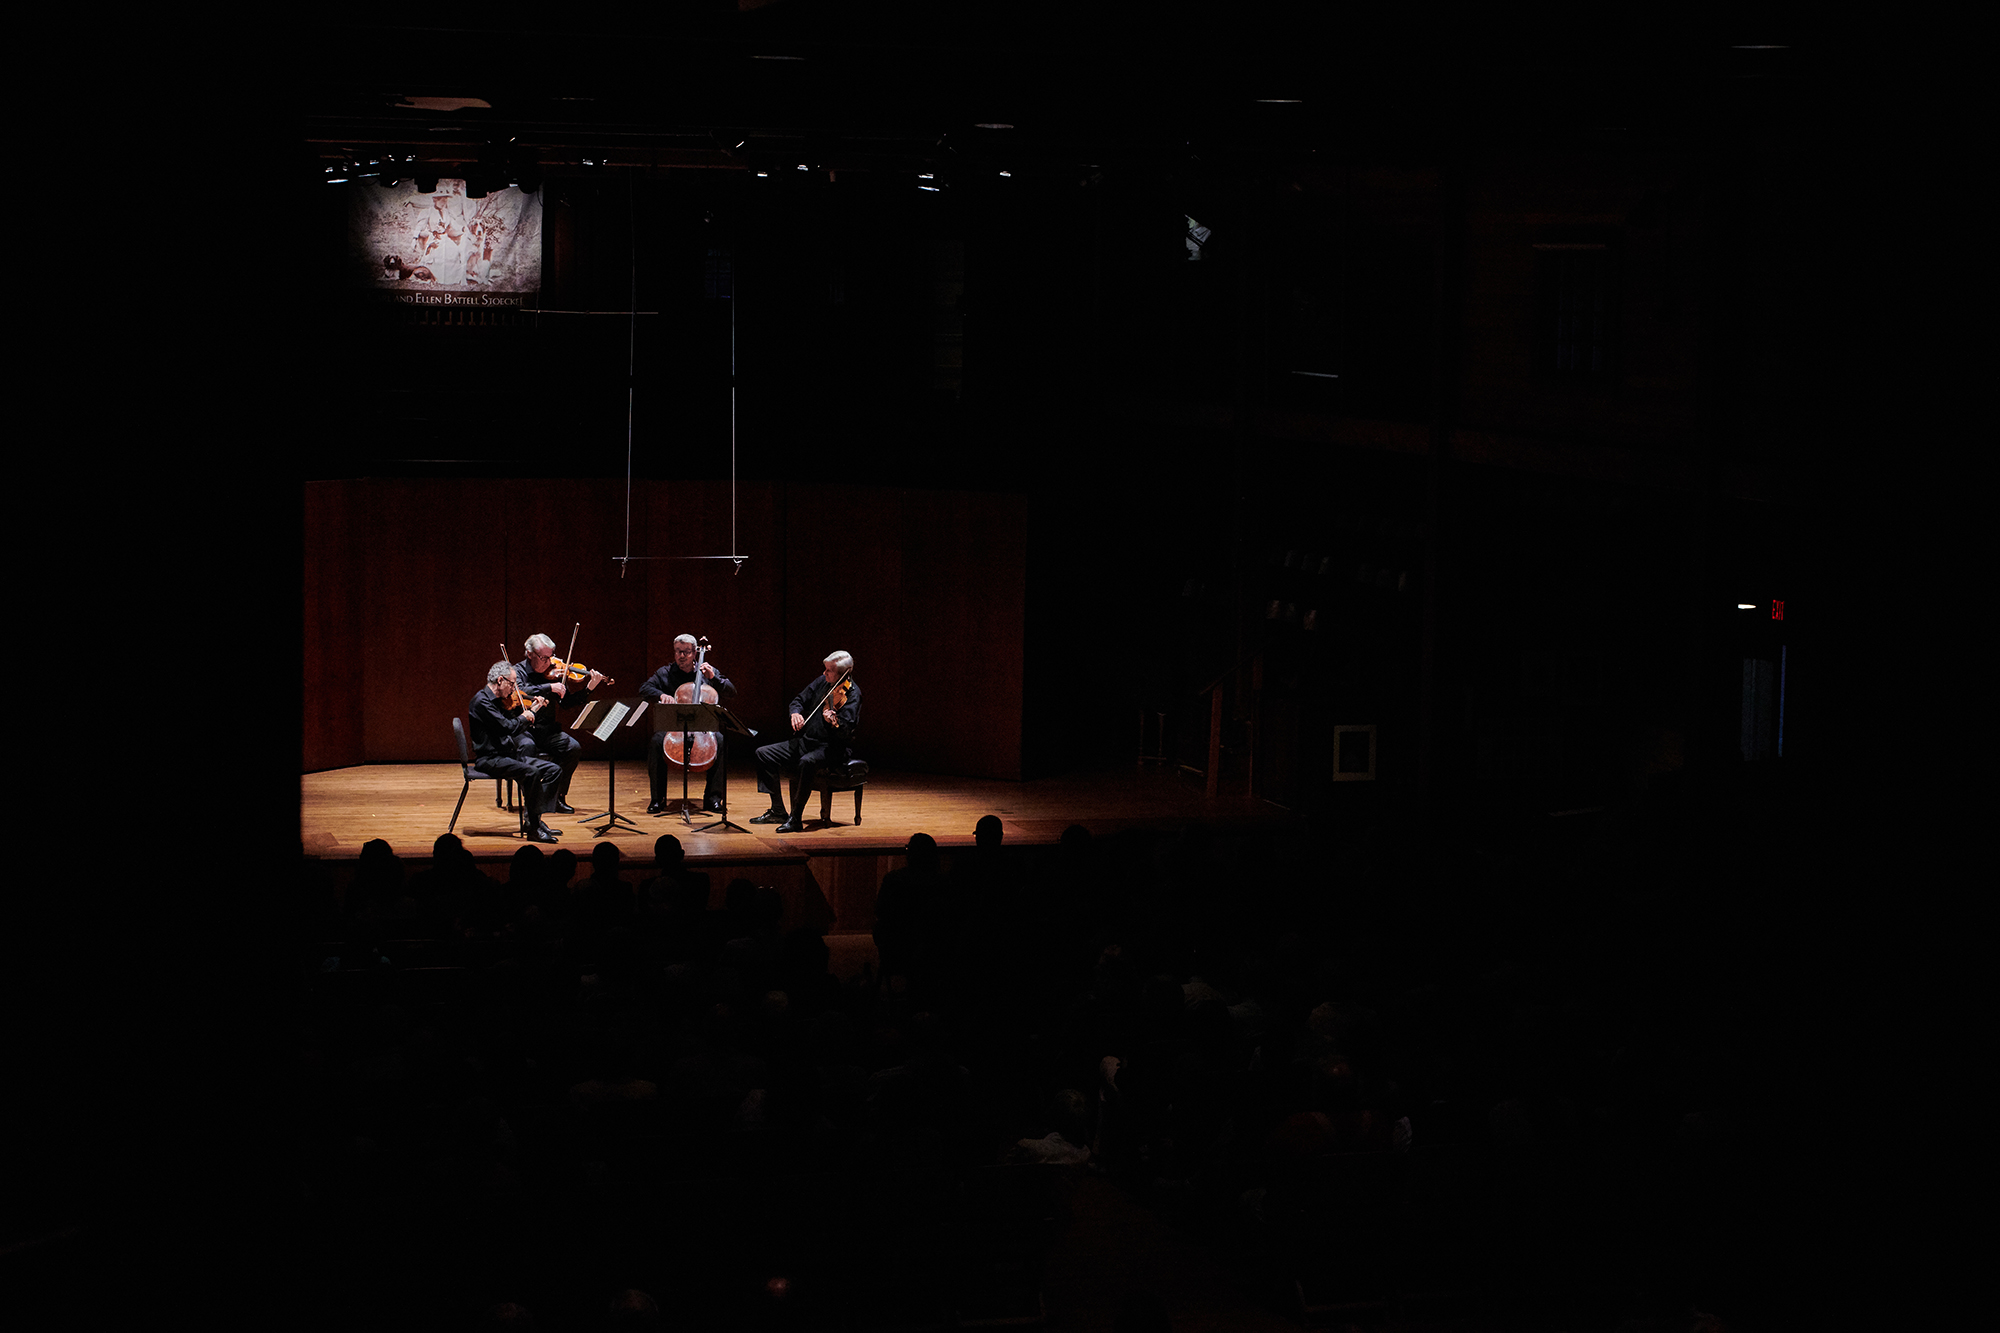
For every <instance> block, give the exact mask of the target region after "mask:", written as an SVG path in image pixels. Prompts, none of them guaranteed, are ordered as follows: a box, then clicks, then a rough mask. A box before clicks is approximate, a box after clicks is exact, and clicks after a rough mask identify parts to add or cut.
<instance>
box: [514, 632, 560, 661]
mask: <svg viewBox="0 0 2000 1333" xmlns="http://www.w3.org/2000/svg"><path fill="white" fill-rule="evenodd" d="M555 646H556V641H555V640H554V639H551V638H550V637H549V636H548V635H546V634H530V635H529V636H528V642H527V643H526V644H524V645H523V646H522V649H521V656H523V657H533V656H534V655H535V649H537V648H553V647H555Z"/></svg>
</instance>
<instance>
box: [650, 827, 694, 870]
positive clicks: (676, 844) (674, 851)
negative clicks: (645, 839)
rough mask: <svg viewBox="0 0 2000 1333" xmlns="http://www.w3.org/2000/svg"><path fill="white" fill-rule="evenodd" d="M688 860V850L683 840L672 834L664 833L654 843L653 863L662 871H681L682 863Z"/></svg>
mask: <svg viewBox="0 0 2000 1333" xmlns="http://www.w3.org/2000/svg"><path fill="white" fill-rule="evenodd" d="M686 859H687V850H686V849H685V848H683V847H682V846H681V840H680V839H679V838H676V837H675V836H674V835H673V834H671V833H663V834H661V835H660V836H659V838H658V839H657V840H656V841H655V842H654V843H653V862H654V864H656V865H658V866H659V867H660V869H662V870H679V869H680V868H681V862H683V861H685V860H686Z"/></svg>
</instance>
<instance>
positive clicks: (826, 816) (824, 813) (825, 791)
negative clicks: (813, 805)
mask: <svg viewBox="0 0 2000 1333" xmlns="http://www.w3.org/2000/svg"><path fill="white" fill-rule="evenodd" d="M819 822H820V823H822V824H831V823H832V822H833V788H831V787H821V788H820V789H819Z"/></svg>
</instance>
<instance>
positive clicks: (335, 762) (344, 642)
mask: <svg viewBox="0 0 2000 1333" xmlns="http://www.w3.org/2000/svg"><path fill="white" fill-rule="evenodd" d="M367 485H368V483H366V482H363V481H315V482H309V483H307V485H306V494H305V505H306V512H305V549H306V567H305V571H304V574H305V577H304V580H303V582H304V587H305V601H306V605H305V680H304V681H303V682H302V684H303V685H304V693H303V694H302V695H301V696H300V697H301V698H302V699H303V700H304V701H305V708H304V709H303V710H302V718H301V725H302V727H303V728H304V741H305V744H304V747H303V751H302V753H303V754H304V756H305V767H306V771H307V772H309V773H312V772H317V771H319V770H320V769H325V768H346V767H348V766H349V765H352V764H360V763H365V762H367V748H366V745H365V743H364V741H363V737H364V735H365V734H366V726H367V722H366V718H365V716H364V714H363V705H364V704H365V702H366V700H367V693H366V691H364V690H360V689H356V688H355V681H356V680H357V679H358V675H357V673H358V671H359V670H360V668H361V667H362V665H363V660H364V659H363V654H364V652H365V650H366V648H367V643H366V640H365V637H364V631H363V619H362V608H363V607H364V605H365V604H366V601H367V598H366V597H365V596H364V589H363V586H362V571H363V569H364V568H365V566H364V564H363V557H364V556H365V554H366V549H367V546H366V532H367V522H366V510H365V502H366V490H367Z"/></svg>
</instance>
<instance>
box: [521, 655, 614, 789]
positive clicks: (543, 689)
mask: <svg viewBox="0 0 2000 1333" xmlns="http://www.w3.org/2000/svg"><path fill="white" fill-rule="evenodd" d="M521 648H522V651H523V652H525V653H526V654H527V656H526V657H524V658H522V659H521V660H520V661H518V662H516V663H515V664H514V673H515V678H516V679H517V680H518V681H519V682H520V688H521V693H522V694H523V695H526V696H527V697H528V698H531V699H543V700H546V701H547V702H549V703H555V702H557V701H558V700H560V701H562V702H564V703H569V702H573V701H572V700H571V699H570V698H569V695H570V692H571V691H572V690H573V689H576V688H577V687H579V686H580V687H581V690H580V694H588V693H589V692H590V691H592V690H594V689H596V688H597V687H598V686H599V685H604V684H616V683H617V682H616V681H613V680H612V679H611V677H609V676H607V675H605V674H604V673H603V672H602V671H588V672H587V674H586V675H584V676H582V677H581V678H577V677H572V676H571V675H570V664H569V663H567V662H564V661H561V660H560V659H558V658H557V657H556V641H555V640H554V639H551V638H550V637H549V636H548V635H546V634H530V635H529V636H528V641H527V642H526V643H525V644H523V645H522V646H521ZM579 670H587V669H585V668H579ZM528 745H529V752H530V753H532V754H536V755H540V756H541V757H542V758H544V759H549V760H553V761H554V762H555V765H556V766H557V767H558V768H560V769H561V770H562V777H561V778H559V779H558V780H557V782H556V785H555V789H554V790H553V791H551V792H550V793H549V799H548V804H547V805H546V807H545V808H546V809H547V810H549V811H551V812H552V813H554V814H558V815H573V814H575V813H576V810H575V808H574V807H572V806H571V805H570V803H569V780H570V779H571V778H572V777H575V776H576V765H577V761H578V760H579V759H582V758H583V745H582V744H581V743H580V742H579V741H578V740H577V739H576V737H574V736H572V735H570V734H568V733H567V732H565V731H564V730H563V729H562V722H561V720H560V719H559V718H558V717H557V715H556V710H555V709H554V708H547V709H544V710H543V711H542V713H541V715H540V716H539V717H538V718H537V719H536V721H535V726H534V729H533V731H531V732H530V733H529V736H528Z"/></svg>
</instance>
